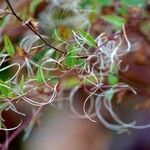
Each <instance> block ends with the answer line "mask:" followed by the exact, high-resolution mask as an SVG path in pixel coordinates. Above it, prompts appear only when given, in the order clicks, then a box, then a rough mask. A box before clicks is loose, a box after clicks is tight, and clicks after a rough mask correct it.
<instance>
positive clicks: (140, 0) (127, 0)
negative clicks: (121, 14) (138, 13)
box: [121, 0, 146, 6]
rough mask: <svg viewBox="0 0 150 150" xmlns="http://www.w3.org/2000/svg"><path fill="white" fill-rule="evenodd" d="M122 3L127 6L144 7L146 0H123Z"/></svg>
mask: <svg viewBox="0 0 150 150" xmlns="http://www.w3.org/2000/svg"><path fill="white" fill-rule="evenodd" d="M121 3H122V4H125V5H127V6H143V5H145V3H146V1H145V2H144V0H121Z"/></svg>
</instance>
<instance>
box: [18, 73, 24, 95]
mask: <svg viewBox="0 0 150 150" xmlns="http://www.w3.org/2000/svg"><path fill="white" fill-rule="evenodd" d="M19 88H20V91H21V93H23V89H24V75H22V77H21V80H20V83H19Z"/></svg>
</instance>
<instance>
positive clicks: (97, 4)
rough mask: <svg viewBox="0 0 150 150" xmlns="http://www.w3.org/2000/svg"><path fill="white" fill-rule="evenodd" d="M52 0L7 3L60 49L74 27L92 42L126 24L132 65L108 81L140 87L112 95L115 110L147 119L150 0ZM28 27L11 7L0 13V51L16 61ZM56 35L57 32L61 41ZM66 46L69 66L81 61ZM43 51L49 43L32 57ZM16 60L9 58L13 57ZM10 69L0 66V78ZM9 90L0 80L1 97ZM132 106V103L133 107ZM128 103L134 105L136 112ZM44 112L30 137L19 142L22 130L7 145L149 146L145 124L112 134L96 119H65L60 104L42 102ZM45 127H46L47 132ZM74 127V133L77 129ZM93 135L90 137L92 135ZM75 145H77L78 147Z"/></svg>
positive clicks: (101, 149)
mask: <svg viewBox="0 0 150 150" xmlns="http://www.w3.org/2000/svg"><path fill="white" fill-rule="evenodd" d="M55 1H56V3H52V1H50V0H12V1H11V3H12V6H13V7H14V8H15V10H16V12H17V14H18V15H19V16H20V17H21V18H22V19H23V20H28V19H30V18H31V20H32V21H33V23H36V22H38V31H39V32H40V34H42V35H44V36H46V38H48V40H49V41H50V42H51V43H52V44H53V45H56V46H57V47H58V48H61V49H63V50H65V48H66V47H65V46H64V43H63V42H64V41H72V38H73V33H72V30H73V31H76V32H78V33H79V34H80V35H81V36H82V35H85V34H87V33H89V36H88V37H87V39H86V40H87V45H88V46H91V45H92V46H93V45H94V42H93V39H95V38H96V37H97V36H98V35H99V34H100V33H102V32H107V33H109V34H112V33H114V32H115V31H118V30H121V27H122V24H125V27H126V31H127V35H128V37H129V40H130V42H131V44H132V48H131V49H132V50H133V53H131V54H127V55H126V56H125V57H124V58H123V62H122V68H123V69H124V66H126V64H129V65H130V67H129V69H128V71H126V72H121V71H118V74H117V76H115V75H112V76H109V77H108V83H109V84H110V85H114V84H116V83H118V82H119V81H122V82H125V83H128V84H129V85H131V86H134V87H135V88H136V90H137V92H139V95H138V96H135V97H132V96H131V94H130V93H128V92H127V93H121V94H120V95H119V94H118V95H116V97H117V99H119V100H118V101H119V104H117V102H116V100H115V101H114V104H115V105H117V106H116V110H117V111H118V112H119V113H120V114H121V115H122V116H123V117H124V118H125V119H127V120H130V117H135V118H136V119H138V120H141V123H142V122H144V121H145V120H146V121H147V122H148V120H149V114H150V113H149V109H150V100H149V99H150V94H149V93H150V80H149V76H150V1H149V0H70V1H69V0H59V1H58V3H57V0H55ZM53 2H54V1H53ZM54 4H55V5H54ZM7 8H8V7H7V5H6V3H5V1H3V0H0V9H6V10H7ZM29 32H30V31H29V30H28V29H27V28H26V27H25V26H22V24H21V23H19V21H18V20H16V19H15V18H14V17H12V16H11V15H9V12H8V14H1V15H0V41H1V44H0V51H3V50H4V48H5V49H6V52H7V54H9V55H10V57H14V60H15V61H16V60H17V61H20V60H19V59H17V58H18V56H22V54H23V50H22V49H21V48H20V45H19V44H20V42H21V40H22V39H23V38H24V37H25V36H26V35H28V34H29ZM59 38H61V40H62V41H63V42H62V41H61V40H60V39H59ZM31 40H33V39H31ZM37 43H38V44H39V43H40V44H41V41H37ZM37 43H36V44H37ZM36 44H35V45H36ZM67 50H68V51H67V52H68V53H67V56H68V57H67V59H66V60H65V61H64V64H65V65H66V66H67V67H68V68H69V69H71V68H72V67H73V66H74V65H76V64H83V61H82V60H80V59H79V60H78V61H76V59H73V58H72V56H76V55H77V53H76V51H73V50H75V45H74V44H72V45H71V46H69V48H68V47H67ZM47 52H49V47H47V46H45V47H42V48H41V49H40V52H39V53H36V54H35V55H34V56H33V58H32V59H33V60H34V62H38V63H40V61H41V60H42V58H43V57H44V56H45V54H46V53H47ZM50 56H51V57H52V58H59V54H58V53H57V52H55V51H53V52H52V54H50ZM14 60H13V59H12V61H14ZM9 63H10V62H6V63H4V64H2V65H1V66H0V68H3V67H4V66H8V65H9ZM68 68H67V69H68ZM122 68H121V69H122ZM13 72H14V70H12V69H7V70H4V71H1V72H0V79H1V80H0V83H1V84H4V85H5V84H6V83H5V81H6V80H7V79H9V78H10V77H11V76H12V74H13ZM42 76H43V75H42V71H41V70H38V73H37V76H36V77H37V78H38V81H39V82H42V81H43V80H42V78H41V77H42ZM71 76H72V75H70V76H69V78H67V80H65V82H64V86H65V87H67V88H71V87H73V86H75V85H77V84H78V80H77V79H76V78H74V77H73V78H71ZM36 77H35V78H36ZM55 80H57V79H55ZM55 80H54V82H55ZM8 86H9V85H8ZM12 88H13V87H12ZM84 92H85V91H84V90H83V89H81V93H80V95H78V97H77V99H79V98H80V99H81V102H82V101H83V98H84V96H85V95H84ZM10 93H11V92H10V91H9V90H8V89H7V88H4V87H2V86H0V97H2V98H3V97H4V96H5V97H8V98H10V97H13V95H11V94H10ZM81 102H80V101H79V100H78V101H77V104H76V105H77V108H78V109H79V110H81V109H80V107H79V105H80V104H81ZM120 102H121V104H120ZM118 105H119V106H118ZM120 105H121V106H120ZM0 106H1V108H2V109H4V108H5V106H3V105H0ZM131 106H132V107H133V108H131ZM118 107H119V108H118ZM18 108H20V109H23V110H24V111H25V112H27V113H28V114H30V113H31V110H28V108H29V106H26V105H25V104H24V106H22V105H21V106H18ZM129 108H131V110H134V112H133V111H131V110H130V109H129ZM51 109H52V110H51ZM145 110H146V113H145ZM65 113H66V112H65ZM126 113H128V114H126ZM43 114H44V115H43V116H44V117H43V118H42V119H41V120H42V121H39V120H40V119H39V120H38V119H37V122H36V123H37V124H36V125H37V127H35V128H34V129H33V133H31V135H30V136H29V139H28V140H27V141H26V142H22V134H23V133H24V132H21V133H20V135H19V136H18V137H16V138H15V139H14V140H13V142H12V143H11V144H10V149H12V150H17V149H18V150H20V149H25V150H30V149H32V150H34V149H36V150H40V145H41V147H43V149H44V150H80V149H82V150H84V149H86V150H105V149H106V150H138V149H140V150H149V149H150V143H149V141H148V139H149V137H150V134H149V131H150V130H149V129H147V130H143V131H142V130H141V131H133V132H132V131H131V135H124V134H123V135H116V134H114V133H112V132H111V131H107V130H106V129H105V128H104V127H102V126H101V125H99V124H100V123H99V122H98V123H97V124H96V125H95V126H94V125H93V123H90V122H89V121H87V120H86V121H85V120H84V121H81V120H77V123H76V120H75V121H74V120H70V119H68V118H67V117H66V116H67V115H64V116H61V117H62V118H63V119H61V117H60V112H59V111H58V110H53V108H51V107H50V108H46V110H45V111H43ZM106 116H107V114H106ZM50 117H51V119H50ZM4 118H6V124H7V125H8V126H11V125H13V124H15V123H16V122H18V117H16V116H15V115H14V114H12V113H11V112H4ZM66 118H67V119H66ZM57 119H58V120H57ZM107 119H108V120H111V118H109V116H107ZM39 122H42V124H44V125H45V126H46V127H45V128H44V127H43V126H42V125H41V128H43V129H41V132H39V130H38V125H39V124H40V123H39ZM51 122H52V123H51ZM51 124H52V125H51ZM39 126H40V125H39ZM55 126H56V127H55ZM61 126H62V127H61ZM66 126H67V127H68V129H69V135H67V136H66ZM44 130H45V131H47V133H46V132H45V131H44ZM49 130H50V131H51V132H50V133H49V132H48V131H49ZM79 131H80V132H79ZM58 132H59V133H58ZM75 132H76V133H77V134H75ZM48 133H49V135H48ZM51 133H52V134H51ZM11 134H13V132H10V135H11ZM0 136H1V137H0V139H1V142H4V139H5V138H4V137H5V135H4V133H3V132H1V135H0ZM44 136H46V137H47V139H46V140H47V141H46V142H43V143H42V142H41V141H43V139H45V138H44ZM53 137H54V138H53ZM59 138H62V139H66V140H62V141H61V140H60V141H59V143H57V142H56V141H57V139H59ZM54 139H55V140H54ZM70 139H72V140H70ZM78 139H79V140H78ZM92 139H94V141H93V140H92ZM102 139H103V140H102ZM143 139H144V140H143ZM91 141H92V142H91ZM61 142H62V143H61ZM39 143H40V144H39ZM68 143H69V144H68ZM70 143H72V144H70ZM44 144H45V145H44ZM62 145H67V147H65V148H63V149H61V148H62V147H63V146H62ZM77 145H78V146H79V147H77ZM61 146H62V147H61ZM82 146H83V148H82ZM51 147H52V148H51Z"/></svg>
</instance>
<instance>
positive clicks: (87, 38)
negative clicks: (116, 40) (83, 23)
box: [78, 29, 96, 46]
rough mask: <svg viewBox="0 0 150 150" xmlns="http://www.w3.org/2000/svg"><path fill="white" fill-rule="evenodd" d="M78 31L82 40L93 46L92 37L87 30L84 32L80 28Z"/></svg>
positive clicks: (94, 43)
mask: <svg viewBox="0 0 150 150" xmlns="http://www.w3.org/2000/svg"><path fill="white" fill-rule="evenodd" d="M78 32H79V34H80V36H81V37H82V38H83V39H84V41H85V42H86V43H87V44H88V45H89V46H95V45H96V42H95V40H94V38H93V37H92V36H91V35H90V34H89V33H88V32H85V31H84V30H81V29H80V30H79V31H78Z"/></svg>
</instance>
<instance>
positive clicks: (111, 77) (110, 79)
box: [107, 75, 119, 85]
mask: <svg viewBox="0 0 150 150" xmlns="http://www.w3.org/2000/svg"><path fill="white" fill-rule="evenodd" d="M107 80H108V84H109V85H115V84H117V83H118V82H119V79H118V77H117V76H115V75H109V76H108V78H107Z"/></svg>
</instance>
